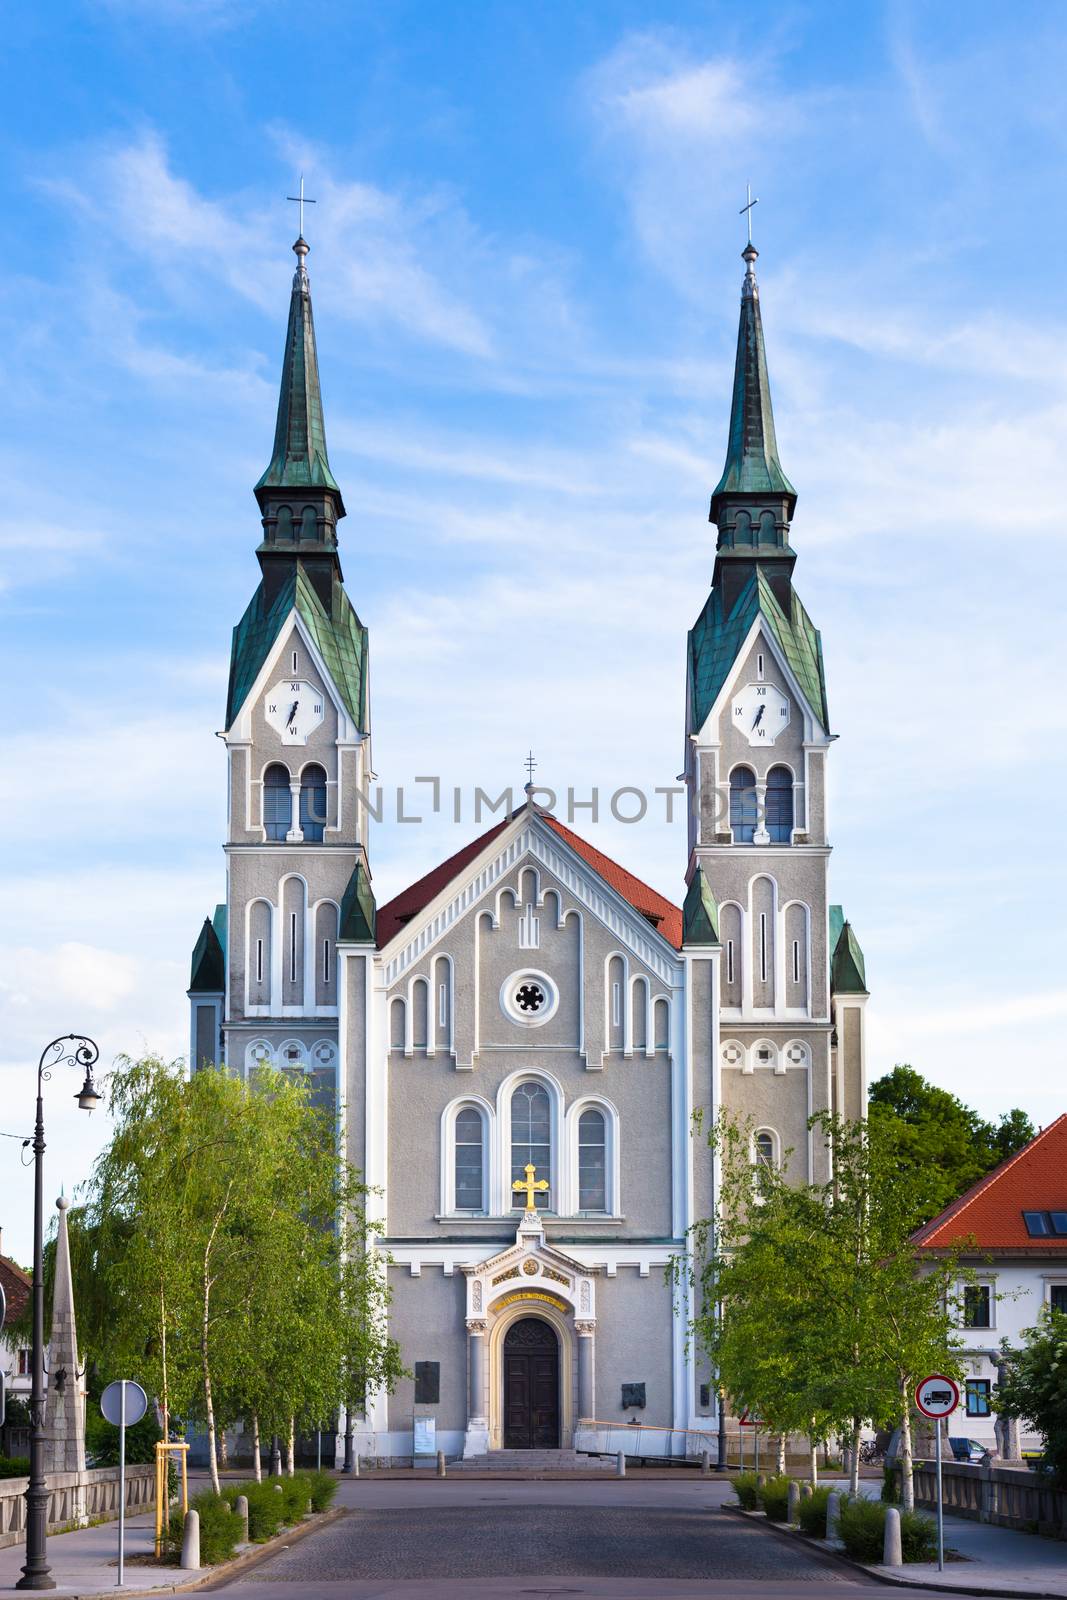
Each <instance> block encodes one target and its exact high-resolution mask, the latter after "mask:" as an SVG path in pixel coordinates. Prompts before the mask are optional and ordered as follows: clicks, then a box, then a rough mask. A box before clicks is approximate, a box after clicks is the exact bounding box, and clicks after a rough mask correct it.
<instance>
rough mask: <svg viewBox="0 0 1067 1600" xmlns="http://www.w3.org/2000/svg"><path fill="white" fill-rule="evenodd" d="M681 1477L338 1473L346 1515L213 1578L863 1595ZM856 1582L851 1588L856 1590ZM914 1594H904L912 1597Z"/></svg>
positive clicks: (322, 1588)
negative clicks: (418, 1477)
mask: <svg viewBox="0 0 1067 1600" xmlns="http://www.w3.org/2000/svg"><path fill="white" fill-rule="evenodd" d="M725 1498H726V1488H725V1485H722V1484H720V1483H717V1482H713V1483H711V1484H709V1483H708V1482H707V1481H706V1480H700V1479H696V1480H694V1479H688V1480H681V1479H679V1480H676V1481H674V1482H671V1481H652V1482H649V1481H648V1480H644V1479H636V1478H631V1479H626V1480H624V1481H619V1480H615V1479H602V1480H600V1481H599V1482H554V1483H516V1482H500V1481H484V1480H476V1479H468V1480H466V1481H463V1480H459V1479H452V1480H445V1482H443V1483H426V1482H422V1483H414V1482H410V1481H409V1482H407V1483H404V1482H395V1481H394V1482H384V1481H379V1482H377V1483H375V1482H374V1481H373V1480H372V1479H361V1480H360V1481H359V1482H358V1483H346V1484H345V1485H344V1489H343V1503H344V1504H345V1506H346V1509H348V1510H349V1513H350V1514H349V1515H347V1516H345V1517H344V1518H342V1519H341V1520H340V1521H338V1522H336V1523H334V1524H332V1525H331V1526H329V1527H326V1528H323V1529H322V1530H321V1531H319V1532H317V1533H314V1534H311V1535H309V1536H308V1537H306V1538H304V1539H302V1540H300V1541H299V1542H298V1543H296V1544H294V1546H293V1547H292V1549H291V1550H286V1551H282V1552H280V1553H279V1554H277V1555H275V1556H273V1557H271V1558H270V1559H268V1560H266V1561H264V1562H263V1564H262V1565H261V1566H259V1567H258V1568H256V1569H254V1570H253V1571H251V1572H249V1573H248V1574H247V1575H246V1576H245V1577H244V1578H243V1579H242V1580H241V1581H239V1582H237V1583H234V1584H230V1585H228V1586H227V1587H226V1594H227V1596H228V1600H296V1597H297V1596H298V1595H299V1596H300V1600H305V1597H306V1600H315V1597H321V1600H375V1597H382V1600H386V1597H388V1600H497V1597H503V1596H507V1600H515V1597H516V1596H520V1597H527V1596H528V1597H531V1600H533V1597H538V1600H572V1597H578V1596H591V1597H592V1596H596V1597H598V1600H608V1597H612V1600H668V1597H672V1596H677V1597H681V1596H688V1597H695V1596H697V1595H702V1596H707V1595H709V1594H712V1593H714V1594H717V1595H719V1596H720V1597H721V1600H725V1596H726V1595H730V1596H734V1595H736V1596H739V1597H740V1596H746V1595H751V1596H753V1597H765V1600H771V1597H782V1600H786V1597H797V1596H800V1597H802V1600H818V1597H819V1596H820V1595H825V1596H832V1597H834V1600H866V1595H867V1592H868V1590H869V1587H870V1586H869V1585H868V1584H866V1583H864V1582H863V1581H862V1580H860V1581H859V1582H857V1581H855V1580H854V1579H853V1578H852V1576H851V1574H849V1573H848V1572H844V1571H842V1569H841V1568H840V1567H837V1566H833V1565H830V1564H828V1563H826V1562H825V1561H823V1560H821V1559H820V1558H819V1557H817V1556H816V1555H815V1554H813V1553H812V1552H811V1551H809V1550H807V1549H804V1548H803V1547H799V1548H798V1547H796V1546H790V1545H787V1544H786V1543H785V1542H784V1541H783V1540H781V1539H779V1538H777V1537H776V1536H775V1535H774V1534H771V1533H767V1532H766V1531H765V1530H764V1529H763V1528H761V1527H758V1526H753V1525H752V1524H751V1523H746V1522H742V1521H741V1520H740V1519H737V1518H734V1517H732V1516H730V1515H729V1514H727V1513H724V1512H723V1511H722V1510H721V1509H720V1507H721V1503H722V1501H723V1500H724V1499H725ZM861 1591H862V1593H861ZM913 1600H914V1597H913Z"/></svg>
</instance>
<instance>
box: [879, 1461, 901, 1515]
mask: <svg viewBox="0 0 1067 1600" xmlns="http://www.w3.org/2000/svg"><path fill="white" fill-rule="evenodd" d="M881 1499H882V1504H883V1505H887V1506H895V1505H899V1504H900V1479H899V1478H898V1477H897V1469H896V1466H895V1465H892V1466H891V1465H890V1463H889V1462H888V1461H887V1462H886V1463H885V1465H884V1466H883V1468H882V1494H881Z"/></svg>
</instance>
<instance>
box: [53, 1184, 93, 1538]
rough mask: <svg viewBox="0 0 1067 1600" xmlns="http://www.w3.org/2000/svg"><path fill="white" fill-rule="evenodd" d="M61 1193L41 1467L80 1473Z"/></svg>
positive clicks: (74, 1340) (81, 1440)
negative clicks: (43, 1450) (43, 1458)
mask: <svg viewBox="0 0 1067 1600" xmlns="http://www.w3.org/2000/svg"><path fill="white" fill-rule="evenodd" d="M69 1205H70V1201H69V1200H68V1199H67V1198H66V1197H65V1196H62V1195H61V1196H60V1198H59V1199H58V1200H57V1201H56V1206H57V1208H58V1210H59V1228H58V1231H57V1233H56V1273H55V1287H54V1289H53V1291H52V1333H51V1336H50V1338H49V1340H48V1396H47V1399H46V1402H45V1471H46V1472H84V1471H85V1382H84V1377H83V1374H82V1371H81V1369H80V1368H79V1365H78V1334H77V1330H76V1328H75V1325H74V1284H73V1280H72V1278H71V1271H70V1242H69V1240H68V1238H67V1208H68V1206H69ZM74 1494H75V1501H76V1504H75V1505H74V1507H73V1517H72V1520H73V1521H75V1522H83V1521H84V1520H85V1508H84V1496H85V1490H84V1487H79V1488H78V1489H77V1490H75V1491H74Z"/></svg>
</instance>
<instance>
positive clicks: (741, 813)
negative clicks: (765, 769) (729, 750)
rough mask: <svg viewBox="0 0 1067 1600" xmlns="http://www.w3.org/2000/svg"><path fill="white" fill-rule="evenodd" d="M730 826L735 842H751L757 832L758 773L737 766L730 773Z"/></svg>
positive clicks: (749, 768) (748, 768)
mask: <svg viewBox="0 0 1067 1600" xmlns="http://www.w3.org/2000/svg"><path fill="white" fill-rule="evenodd" d="M730 827H731V828H732V830H733V835H734V843H735V844H751V843H752V840H753V838H754V837H755V833H756V774H755V773H754V772H753V771H752V768H751V767H735V768H734V770H733V771H732V772H731V774H730Z"/></svg>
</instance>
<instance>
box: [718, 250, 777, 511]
mask: <svg viewBox="0 0 1067 1600" xmlns="http://www.w3.org/2000/svg"><path fill="white" fill-rule="evenodd" d="M741 254H742V257H743V259H744V260H745V262H746V263H747V271H746V272H745V281H744V284H743V285H742V289H741V321H740V325H739V327H738V330H737V358H736V361H735V364H734V392H733V404H732V406H731V409H730V440H729V444H728V446H727V450H726V466H725V467H724V468H723V474H722V477H721V478H720V479H719V482H718V484H717V485H716V488H715V492H714V494H713V495H712V497H711V520H712V521H713V522H717V521H718V520H719V504H720V501H721V500H722V497H723V496H724V495H755V496H759V497H768V496H769V497H772V498H774V499H783V498H784V499H786V500H788V501H789V508H788V511H787V513H786V515H787V516H788V517H791V516H792V514H793V508H794V506H795V505H796V498H797V495H796V490H795V489H794V488H793V485H792V484H791V483H790V481H789V479H788V478H787V477H786V475H785V473H784V472H783V471H782V464H781V462H780V461H779V460H778V441H777V440H776V439H775V436H774V412H773V411H772V409H771V385H770V379H769V378H768V376H767V352H766V350H765V349H764V346H763V322H762V319H761V317H760V306H759V285H758V283H757V282H756V271H755V263H756V257H757V256H758V254H759V252H758V251H757V249H756V247H755V245H754V244H753V243H752V241H751V239H750V240H749V242H748V244H747V245H746V246H745V248H744V250H743V251H742V252H741Z"/></svg>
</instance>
